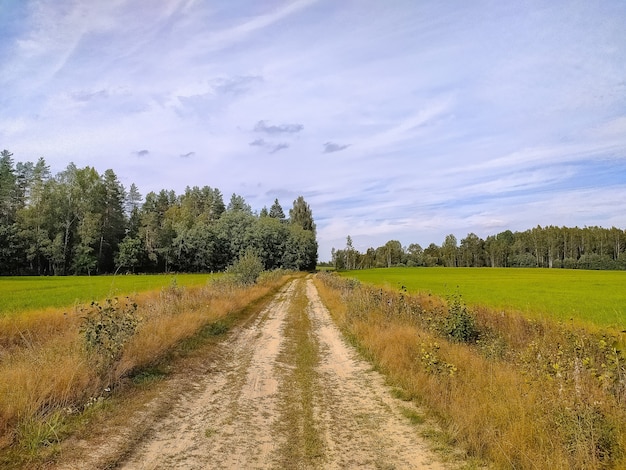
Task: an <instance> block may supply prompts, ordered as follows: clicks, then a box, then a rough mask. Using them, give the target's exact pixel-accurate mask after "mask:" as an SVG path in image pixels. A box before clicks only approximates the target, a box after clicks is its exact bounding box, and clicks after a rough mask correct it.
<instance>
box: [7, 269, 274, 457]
mask: <svg viewBox="0 0 626 470" xmlns="http://www.w3.org/2000/svg"><path fill="white" fill-rule="evenodd" d="M284 282H285V278H284V277H281V278H278V277H276V276H275V277H268V278H267V280H266V281H265V282H263V283H261V284H257V285H254V286H252V287H248V288H243V287H240V286H236V285H233V284H231V283H228V282H227V281H214V282H211V283H209V284H207V285H206V286H203V287H190V288H180V287H177V286H175V285H172V286H170V287H168V288H164V289H163V290H162V291H160V292H152V293H143V294H140V295H138V296H137V297H136V298H134V299H133V302H136V303H137V305H138V306H137V310H136V315H137V316H138V318H139V323H138V326H137V328H136V330H135V331H134V334H133V335H132V337H130V339H128V340H127V341H126V342H125V343H124V344H123V347H122V349H121V351H120V353H119V355H117V356H115V357H114V358H112V359H111V358H107V360H106V361H103V360H102V358H101V357H96V356H97V352H94V351H90V350H89V348H88V347H87V344H86V340H85V335H84V333H83V332H82V331H81V325H82V324H83V319H82V318H83V317H84V316H85V315H87V314H89V310H90V308H89V307H83V308H75V309H73V310H72V311H69V312H67V311H62V310H59V311H46V312H43V313H41V314H37V313H33V314H29V315H27V316H14V317H11V318H3V319H2V321H1V322H0V466H6V465H11V464H16V463H17V462H19V461H24V459H25V458H28V455H29V454H30V455H31V456H32V455H34V454H36V453H37V452H38V451H39V450H40V449H41V448H42V446H43V447H46V446H54V445H55V444H56V443H57V442H59V441H60V440H61V439H62V438H63V437H64V431H63V429H64V426H63V423H64V419H65V418H67V417H69V416H72V415H76V414H79V413H82V412H83V411H84V410H86V409H87V408H88V407H89V406H90V405H91V404H92V403H94V401H95V400H97V399H98V398H99V397H102V396H106V395H107V394H109V393H110V392H111V391H112V390H114V389H115V387H118V386H119V385H121V384H123V383H125V381H126V378H127V377H130V376H132V375H133V374H137V373H140V372H141V370H142V369H144V368H146V367H149V366H152V365H156V364H158V363H159V362H160V361H162V360H163V359H164V358H165V357H166V356H167V355H168V354H169V352H170V351H171V350H172V349H173V348H174V347H176V345H178V344H180V343H181V342H182V341H184V340H185V339H188V338H190V337H193V336H194V335H196V334H197V333H198V332H199V331H200V330H202V328H203V327H205V326H207V325H211V324H213V323H215V322H217V321H220V320H223V319H227V318H228V316H229V315H230V314H232V313H236V312H239V311H241V310H242V309H244V308H245V307H246V306H247V305H249V304H251V303H253V302H255V301H256V300H258V299H260V298H262V297H263V296H265V295H266V294H267V293H268V292H270V291H273V290H275V289H276V288H277V286H279V285H282V284H283V283H284ZM102 364H106V366H107V367H106V370H103V369H102V368H101V366H102ZM3 455H4V457H3Z"/></svg>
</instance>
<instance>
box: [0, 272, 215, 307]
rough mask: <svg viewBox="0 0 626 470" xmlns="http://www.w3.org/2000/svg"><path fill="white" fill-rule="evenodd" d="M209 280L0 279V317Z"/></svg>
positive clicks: (198, 276)
mask: <svg viewBox="0 0 626 470" xmlns="http://www.w3.org/2000/svg"><path fill="white" fill-rule="evenodd" d="M212 276H216V275H215V274H176V275H173V274H155V275H128V276H62V277H61V276H59V277H53V276H51V277H36V276H35V277H30V276H24V277H0V316H3V315H7V314H12V313H17V312H24V311H32V310H40V309H44V308H47V307H69V306H72V305H75V304H80V303H89V302H91V301H93V300H96V301H101V300H103V299H105V298H107V297H116V296H123V295H129V294H133V293H136V292H144V291H150V290H158V289H161V288H162V287H165V286H169V285H170V284H171V283H172V282H173V281H174V280H175V281H176V284H177V285H178V286H193V285H202V284H205V283H206V282H207V281H208V279H209V278H211V277H212Z"/></svg>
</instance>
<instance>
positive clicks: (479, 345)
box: [315, 274, 626, 469]
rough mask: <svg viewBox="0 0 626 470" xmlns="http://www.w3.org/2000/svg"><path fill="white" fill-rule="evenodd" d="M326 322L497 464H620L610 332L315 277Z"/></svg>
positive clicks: (622, 368)
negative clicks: (332, 322) (328, 318)
mask: <svg viewBox="0 0 626 470" xmlns="http://www.w3.org/2000/svg"><path fill="white" fill-rule="evenodd" d="M315 282H316V285H317V288H318V291H319V292H320V296H321V297H322V299H323V300H324V302H325V303H326V306H327V307H328V309H329V310H330V312H331V314H332V316H333V318H334V320H335V321H336V322H337V324H338V325H339V326H340V328H341V329H342V330H343V331H344V333H345V334H346V335H347V336H348V337H349V338H350V340H351V341H352V342H353V343H355V344H357V345H358V347H359V349H360V350H361V351H362V352H364V354H365V356H366V357H367V358H369V359H370V360H372V361H373V362H374V363H375V365H376V366H377V368H378V369H379V370H380V371H381V372H383V373H384V374H385V375H386V376H387V377H388V380H389V382H390V384H391V385H392V386H395V387H396V388H397V389H399V390H400V392H398V393H401V395H402V397H403V398H404V399H407V400H408V399H414V400H416V401H417V403H418V404H419V405H422V406H423V408H425V409H427V410H429V412H430V413H432V415H433V416H434V417H435V418H436V419H437V420H438V421H439V422H440V423H441V425H442V428H443V430H444V432H445V434H446V435H447V436H448V439H449V440H451V441H452V442H454V443H456V444H457V445H458V446H460V447H461V448H463V449H464V450H465V451H466V452H467V454H468V455H469V456H471V457H474V458H478V459H481V460H484V461H487V462H490V464H491V465H492V466H493V467H494V468H503V469H504V468H506V469H508V468H516V469H535V468H554V469H569V468H580V469H603V468H624V466H625V464H626V462H625V460H624V459H625V449H626V447H625V446H626V411H625V409H624V404H625V403H626V359H625V358H624V356H623V354H622V353H621V352H620V351H619V350H618V349H616V347H615V345H616V344H617V339H616V338H615V336H614V335H612V334H611V333H610V332H607V331H602V330H600V329H586V328H582V327H575V326H572V325H563V324H561V323H557V322H550V321H548V320H542V321H539V320H529V319H526V318H524V317H522V316H519V315H515V314H510V313H504V314H503V313H502V311H493V310H489V309H486V308H481V309H477V310H470V309H469V308H467V307H466V306H464V305H462V304H461V303H460V302H459V301H458V300H457V301H452V302H446V301H445V300H444V299H440V298H437V297H435V296H432V295H430V296H429V295H406V294H403V293H399V292H392V291H385V290H381V289H378V288H369V287H366V286H362V285H360V284H359V283H357V282H354V281H352V280H346V279H341V278H339V277H338V276H333V275H328V274H318V275H317V276H316V281H315Z"/></svg>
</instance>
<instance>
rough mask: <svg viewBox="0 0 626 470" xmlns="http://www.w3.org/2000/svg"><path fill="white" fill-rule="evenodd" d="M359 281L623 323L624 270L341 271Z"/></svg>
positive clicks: (606, 323) (568, 317) (625, 318)
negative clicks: (458, 295)
mask: <svg viewBox="0 0 626 470" xmlns="http://www.w3.org/2000/svg"><path fill="white" fill-rule="evenodd" d="M341 275H342V276H346V277H353V278H356V279H358V280H359V281H361V282H365V283H370V284H375V285H380V286H381V287H390V288H394V289H401V288H402V286H404V287H405V288H406V289H407V291H409V292H428V293H432V294H434V295H442V296H446V295H452V294H460V295H461V296H462V297H463V300H464V301H465V302H466V303H467V304H468V305H484V306H488V307H494V308H501V309H513V310H518V311H521V312H523V313H524V314H527V315H531V316H536V317H544V316H548V317H551V318H555V319H557V320H562V321H570V320H572V319H574V320H576V321H582V322H591V323H594V324H596V325H598V326H608V327H613V328H618V329H620V330H625V329H626V272H624V271H584V270H569V269H522V268H388V269H366V270H361V271H347V272H342V273H341Z"/></svg>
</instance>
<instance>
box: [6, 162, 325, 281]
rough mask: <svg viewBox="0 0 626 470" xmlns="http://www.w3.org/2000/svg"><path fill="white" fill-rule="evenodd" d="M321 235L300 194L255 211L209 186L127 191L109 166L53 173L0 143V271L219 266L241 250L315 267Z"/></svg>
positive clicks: (273, 262)
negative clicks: (21, 159) (144, 192)
mask: <svg viewBox="0 0 626 470" xmlns="http://www.w3.org/2000/svg"><path fill="white" fill-rule="evenodd" d="M317 249H318V245H317V238H316V228H315V222H314V220H313V214H312V211H311V208H310V206H309V205H308V203H307V202H306V201H305V200H304V198H303V197H302V196H300V197H298V198H297V199H296V200H295V201H294V202H293V207H292V208H291V209H289V217H287V216H286V215H285V213H284V211H283V209H282V207H281V205H280V203H279V201H278V199H275V200H274V203H273V204H272V205H271V207H270V209H269V210H268V209H267V207H264V208H263V209H262V210H261V211H260V212H259V213H258V214H257V213H255V212H253V210H252V208H251V207H250V205H249V204H247V203H246V201H245V199H244V198H243V197H242V196H240V195H237V194H233V195H232V196H231V198H230V200H229V202H228V204H225V202H224V198H223V195H222V193H221V192H220V190H219V189H217V188H211V187H209V186H205V187H202V188H200V187H197V186H194V187H192V188H190V187H187V188H186V189H185V192H184V193H183V194H178V195H177V194H176V193H175V192H174V191H172V190H165V189H163V190H161V191H159V192H158V193H156V192H149V193H148V194H147V195H146V196H145V198H143V197H142V195H141V194H140V192H139V189H138V188H137V186H136V185H135V184H131V186H130V188H128V190H127V189H126V188H124V186H123V185H122V184H121V183H120V181H119V179H118V177H117V175H116V174H115V172H114V171H113V170H111V169H108V170H106V171H105V172H104V173H103V174H101V175H100V174H99V173H98V172H97V171H96V170H95V169H94V168H92V167H89V166H87V167H85V168H78V167H77V166H76V165H74V164H73V163H70V164H69V165H68V166H67V168H66V169H65V170H63V171H61V172H60V173H58V174H56V175H54V176H53V175H52V174H51V171H50V167H49V166H48V165H47V164H46V162H45V160H44V159H43V158H40V159H39V160H38V161H37V162H36V163H33V162H17V163H15V162H14V159H13V154H12V153H11V152H9V151H8V150H3V151H2V152H0V274H2V275H70V274H71V275H92V274H107V273H116V272H171V271H184V272H212V271H222V270H224V269H225V268H227V267H228V266H229V265H231V264H233V263H234V262H235V261H236V260H237V259H239V257H240V256H241V255H243V254H244V253H245V252H253V253H254V254H256V255H257V256H258V257H259V258H260V259H261V260H262V262H263V265H264V268H265V269H268V270H271V269H276V268H285V269H295V270H312V269H315V266H316V263H317V257H318V254H317Z"/></svg>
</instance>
